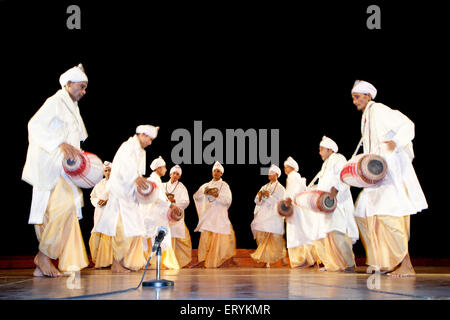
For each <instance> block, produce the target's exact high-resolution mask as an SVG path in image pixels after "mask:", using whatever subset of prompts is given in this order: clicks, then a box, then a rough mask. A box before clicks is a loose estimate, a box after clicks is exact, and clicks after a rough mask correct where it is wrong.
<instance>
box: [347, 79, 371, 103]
mask: <svg viewBox="0 0 450 320" xmlns="http://www.w3.org/2000/svg"><path fill="white" fill-rule="evenodd" d="M352 93H365V94H368V93H370V95H371V96H372V99H375V97H376V95H377V89H376V88H375V87H374V86H373V85H372V84H370V83H369V82H367V81H363V80H356V81H355V84H354V85H353V89H352Z"/></svg>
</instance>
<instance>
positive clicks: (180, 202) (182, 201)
mask: <svg viewBox="0 0 450 320" xmlns="http://www.w3.org/2000/svg"><path fill="white" fill-rule="evenodd" d="M162 186H163V190H164V192H165V193H172V194H173V195H174V198H175V204H176V205H177V206H178V207H180V208H181V209H183V210H186V208H187V207H188V206H189V194H188V191H187V189H186V187H185V186H184V184H183V183H182V182H181V181H179V180H178V181H177V182H175V183H171V182H170V180H169V181H167V182H165V183H163V184H162ZM185 226H186V225H185V223H184V217H183V219H181V220H180V221H177V222H174V223H171V224H170V233H171V234H172V238H181V239H185V238H186V228H185Z"/></svg>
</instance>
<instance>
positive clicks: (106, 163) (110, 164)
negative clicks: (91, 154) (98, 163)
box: [103, 161, 112, 169]
mask: <svg viewBox="0 0 450 320" xmlns="http://www.w3.org/2000/svg"><path fill="white" fill-rule="evenodd" d="M111 167H112V163H111V162H109V161H105V162H103V169H105V168H111Z"/></svg>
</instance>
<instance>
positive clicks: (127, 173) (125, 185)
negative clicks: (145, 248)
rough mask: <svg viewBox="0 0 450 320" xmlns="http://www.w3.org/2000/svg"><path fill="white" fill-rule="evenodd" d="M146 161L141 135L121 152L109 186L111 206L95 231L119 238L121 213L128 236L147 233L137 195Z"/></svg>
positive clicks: (131, 139) (104, 213)
mask: <svg viewBox="0 0 450 320" xmlns="http://www.w3.org/2000/svg"><path fill="white" fill-rule="evenodd" d="M145 160H146V159H145V150H144V149H143V148H142V147H141V145H140V142H139V139H138V137H137V135H134V136H133V137H130V138H129V139H128V140H127V141H125V142H124V143H122V145H121V146H120V148H119V149H118V150H117V152H116V154H115V156H114V159H113V161H112V167H113V170H111V175H110V177H109V180H108V183H107V189H108V190H109V199H108V203H107V204H106V206H105V209H104V211H103V214H102V216H101V217H100V219H99V220H98V222H97V226H96V228H95V230H94V231H95V232H100V233H103V234H106V235H109V236H115V235H116V228H117V222H118V220H119V212H120V214H121V218H122V223H123V228H124V233H125V236H126V237H133V236H143V235H144V234H145V229H144V219H143V217H142V213H141V212H140V210H139V203H138V202H137V200H136V195H135V180H136V179H137V178H138V177H140V176H142V175H144V174H145Z"/></svg>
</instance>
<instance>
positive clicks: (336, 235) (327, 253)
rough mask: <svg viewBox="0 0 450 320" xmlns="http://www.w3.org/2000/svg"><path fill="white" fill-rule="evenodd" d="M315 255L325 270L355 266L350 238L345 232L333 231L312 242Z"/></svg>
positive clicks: (340, 269) (338, 269)
mask: <svg viewBox="0 0 450 320" xmlns="http://www.w3.org/2000/svg"><path fill="white" fill-rule="evenodd" d="M314 246H315V248H316V252H317V255H318V257H319V259H320V261H321V262H322V263H323V265H324V267H325V269H326V270H327V271H342V270H345V269H347V268H349V267H354V266H355V255H354V254H353V249H352V248H353V245H352V239H351V238H349V237H348V236H347V235H346V234H344V233H342V232H339V231H333V232H329V233H327V236H326V237H325V238H323V239H320V240H317V241H315V242H314Z"/></svg>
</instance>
